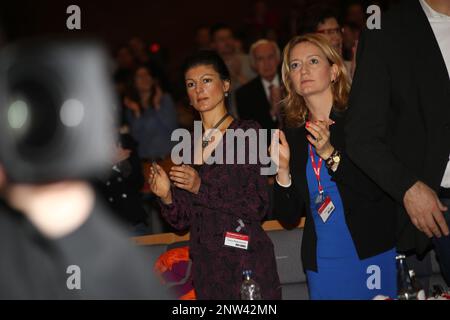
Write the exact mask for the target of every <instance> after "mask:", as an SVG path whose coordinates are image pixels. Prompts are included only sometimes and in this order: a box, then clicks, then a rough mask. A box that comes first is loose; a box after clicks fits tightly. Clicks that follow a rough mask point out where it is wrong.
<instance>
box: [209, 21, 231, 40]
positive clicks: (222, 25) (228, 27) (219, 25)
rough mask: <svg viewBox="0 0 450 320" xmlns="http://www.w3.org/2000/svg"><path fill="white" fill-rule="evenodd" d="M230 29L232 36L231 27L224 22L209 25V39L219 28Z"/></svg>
mask: <svg viewBox="0 0 450 320" xmlns="http://www.w3.org/2000/svg"><path fill="white" fill-rule="evenodd" d="M224 29H225V30H230V32H231V34H232V35H233V37H234V32H233V28H231V27H230V26H229V25H227V24H225V23H217V24H215V25H213V26H211V28H210V29H209V34H210V36H211V39H212V38H214V35H215V34H216V33H217V32H218V31H219V30H224Z"/></svg>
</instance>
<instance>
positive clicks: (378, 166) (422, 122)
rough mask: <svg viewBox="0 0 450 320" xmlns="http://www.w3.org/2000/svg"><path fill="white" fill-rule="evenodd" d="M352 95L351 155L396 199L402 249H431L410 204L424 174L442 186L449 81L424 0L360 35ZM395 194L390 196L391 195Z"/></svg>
mask: <svg viewBox="0 0 450 320" xmlns="http://www.w3.org/2000/svg"><path fill="white" fill-rule="evenodd" d="M356 66H357V67H356V73H355V76H354V79H353V85H352V90H351V94H350V100H349V106H350V107H349V114H348V119H347V120H348V121H347V122H348V123H347V125H346V137H347V146H348V153H349V156H350V157H351V158H352V159H353V161H354V162H355V163H356V164H357V165H358V166H359V167H360V168H361V169H362V170H364V172H366V173H367V175H369V176H370V177H371V178H372V179H373V180H374V181H376V183H377V184H378V185H379V186H380V187H381V188H382V189H383V190H385V191H386V192H387V193H388V194H389V195H390V196H391V197H392V198H394V199H395V200H396V204H397V208H396V209H397V210H396V212H395V214H396V216H397V219H398V230H397V237H398V245H397V247H398V248H399V250H401V251H407V250H411V249H416V251H417V252H418V253H422V252H424V251H425V250H426V249H427V247H428V245H429V239H428V238H427V237H426V235H425V234H424V233H422V232H420V231H419V230H418V229H416V227H415V226H414V225H413V224H412V223H411V221H410V218H409V216H408V215H407V213H406V211H405V210H404V208H403V197H404V194H405V192H406V191H407V190H408V189H409V188H410V187H411V186H412V185H413V184H414V183H415V182H416V181H418V180H421V181H423V182H425V183H426V184H427V185H428V186H430V187H431V188H433V189H434V190H436V191H437V190H438V189H439V185H440V182H441V180H442V177H443V175H444V171H445V167H446V165H447V162H448V156H449V153H450V81H449V75H448V72H447V69H446V66H445V62H444V60H443V57H442V54H441V51H440V48H439V46H438V43H437V42H436V40H435V37H434V34H433V31H432V29H431V26H430V24H429V22H428V20H427V17H426V15H425V13H424V12H423V9H422V7H421V5H420V3H419V0H414V1H403V2H402V3H400V4H399V6H398V7H395V8H393V9H392V10H391V11H390V12H388V13H384V14H382V16H381V29H380V30H365V31H364V32H363V33H362V36H361V39H360V41H359V47H358V52H357V59H356ZM384 197H386V198H387V197H388V196H384Z"/></svg>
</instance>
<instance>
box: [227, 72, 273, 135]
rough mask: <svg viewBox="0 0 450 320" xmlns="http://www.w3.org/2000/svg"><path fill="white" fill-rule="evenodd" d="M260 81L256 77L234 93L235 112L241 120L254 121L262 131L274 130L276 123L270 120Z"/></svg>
mask: <svg viewBox="0 0 450 320" xmlns="http://www.w3.org/2000/svg"><path fill="white" fill-rule="evenodd" d="M261 81H262V80H261V77H256V78H255V79H253V80H252V81H250V82H249V83H247V84H245V85H243V86H242V87H240V88H239V89H238V90H237V91H236V106H237V111H238V114H239V117H240V118H241V119H244V120H255V121H257V122H258V123H259V124H260V125H261V127H262V128H263V129H276V128H278V122H277V121H273V120H272V116H271V115H270V108H271V107H270V103H269V100H268V99H267V96H266V92H265V91H264V86H263V84H262V82H261Z"/></svg>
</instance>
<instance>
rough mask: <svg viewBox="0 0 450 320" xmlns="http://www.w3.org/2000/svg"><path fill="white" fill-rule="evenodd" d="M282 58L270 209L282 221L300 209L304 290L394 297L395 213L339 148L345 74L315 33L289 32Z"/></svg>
mask: <svg viewBox="0 0 450 320" xmlns="http://www.w3.org/2000/svg"><path fill="white" fill-rule="evenodd" d="M283 58H284V61H283V66H282V76H283V82H284V84H285V86H286V90H287V97H286V99H285V105H286V107H285V118H286V123H287V128H286V129H285V131H284V132H281V131H279V132H277V135H279V141H280V159H279V171H278V174H277V176H276V181H277V183H276V186H275V211H276V214H277V216H278V217H279V219H280V220H281V221H282V222H284V223H288V224H293V223H296V222H297V221H298V220H299V219H300V217H301V216H303V215H305V216H306V224H305V229H304V238H303V242H302V258H303V264H304V269H305V270H306V274H307V278H308V285H309V290H310V297H311V298H312V299H372V298H373V297H375V296H376V295H379V294H382V295H388V296H391V297H394V296H395V295H396V265H395V233H394V226H395V217H393V216H390V215H389V214H386V213H385V212H386V211H385V210H382V208H384V207H383V206H384V205H386V203H381V202H380V201H378V199H379V198H380V197H379V196H380V195H381V194H382V193H381V192H382V191H381V190H380V189H379V188H378V186H376V185H375V184H374V183H373V182H372V181H371V180H370V179H369V178H367V177H366V176H365V175H364V174H363V173H362V172H361V171H360V170H359V169H358V168H357V167H356V166H355V165H354V164H353V163H352V162H351V161H350V160H349V158H348V157H347V155H346V153H345V145H344V130H343V125H344V119H345V114H346V108H347V98H348V94H349V89H350V82H349V77H348V74H347V71H346V68H345V66H344V63H343V61H342V58H341V57H340V55H339V54H338V53H337V52H336V51H335V49H334V48H332V47H331V46H330V44H329V43H328V42H327V40H326V39H325V38H323V36H321V35H318V34H308V35H304V36H299V37H295V38H293V39H292V40H291V41H290V42H289V43H288V44H287V46H286V47H285V49H284V57H283Z"/></svg>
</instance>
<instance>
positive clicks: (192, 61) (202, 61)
mask: <svg viewBox="0 0 450 320" xmlns="http://www.w3.org/2000/svg"><path fill="white" fill-rule="evenodd" d="M197 66H212V67H213V69H214V70H215V71H216V72H217V73H218V74H219V75H220V79H222V80H223V81H230V82H231V77H230V71H228V67H227V65H226V64H225V62H224V61H223V59H222V58H221V57H220V56H219V54H218V53H217V52H215V51H213V50H199V51H197V52H196V53H194V54H193V55H191V56H189V57H188V58H187V59H186V61H185V62H184V64H183V68H182V71H183V75H185V74H186V72H188V70H189V69H191V68H193V67H197Z"/></svg>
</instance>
